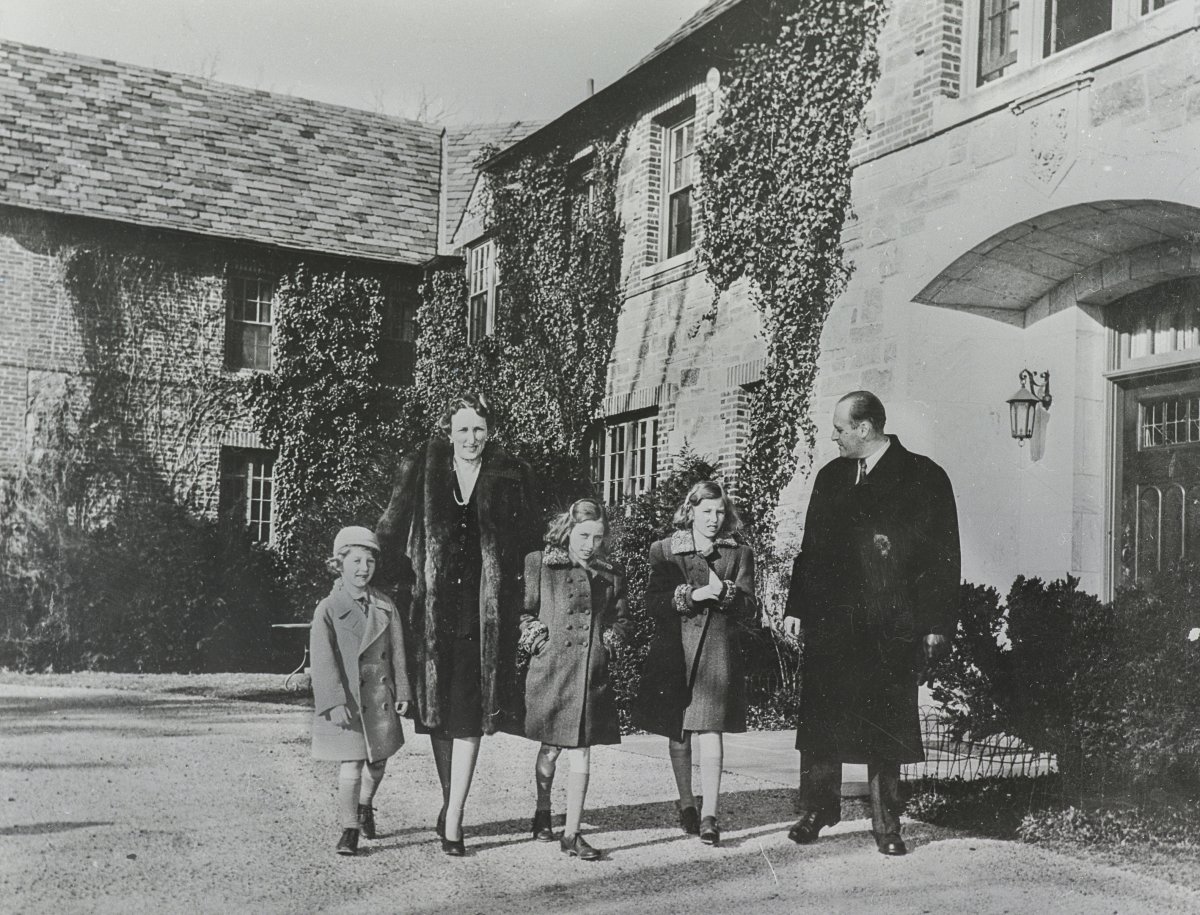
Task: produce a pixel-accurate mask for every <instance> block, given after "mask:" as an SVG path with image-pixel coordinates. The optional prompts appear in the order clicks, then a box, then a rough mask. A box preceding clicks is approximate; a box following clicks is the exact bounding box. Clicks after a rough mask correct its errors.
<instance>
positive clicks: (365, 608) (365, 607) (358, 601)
mask: <svg viewBox="0 0 1200 915" xmlns="http://www.w3.org/2000/svg"><path fill="white" fill-rule="evenodd" d="M354 602H355V603H356V604H358V606H359V607H361V608H362V612H363V615H364V616H366V615H367V614H368V613H369V612H370V611H369V609H368V606H369V605H368V603H367V596H366V595H365V594H364V595H363V596H362V597H356V598H354Z"/></svg>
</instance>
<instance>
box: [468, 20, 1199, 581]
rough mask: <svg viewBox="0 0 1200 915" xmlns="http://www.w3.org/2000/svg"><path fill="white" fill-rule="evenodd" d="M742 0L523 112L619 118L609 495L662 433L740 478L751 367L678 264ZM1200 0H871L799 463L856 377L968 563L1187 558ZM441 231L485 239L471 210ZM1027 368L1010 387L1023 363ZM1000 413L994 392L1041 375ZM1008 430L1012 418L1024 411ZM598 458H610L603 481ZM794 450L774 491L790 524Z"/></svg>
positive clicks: (1125, 569) (1002, 568)
mask: <svg viewBox="0 0 1200 915" xmlns="http://www.w3.org/2000/svg"><path fill="white" fill-rule="evenodd" d="M755 6H756V3H755V2H754V0H743V2H741V3H738V2H730V0H725V2H722V0H718V2H714V3H711V4H709V5H708V6H706V7H705V8H704V9H703V10H701V11H700V12H699V13H698V14H697V15H696V16H695V17H694V18H693V19H692V20H691V21H689V22H687V23H685V24H684V26H683V27H681V29H680V30H679V31H678V32H677V33H676V34H675V35H673V36H671V37H670V38H669V39H668V40H667V41H666V42H664V43H663V44H662V45H660V46H659V47H658V48H657V49H656V50H655V51H654V52H653V53H652V54H651V55H650V57H648V58H647V59H646V60H644V61H643V62H642V63H641V64H639V65H638V66H637V67H635V68H634V69H633V70H631V71H630V72H629V73H628V74H626V76H625V77H623V78H622V79H621V80H618V81H617V82H616V83H614V84H613V85H611V86H609V87H606V88H605V89H604V90H602V91H601V92H599V93H597V94H596V95H595V96H593V97H592V98H589V99H587V100H586V101H584V102H583V103H581V104H580V105H579V106H577V107H576V108H574V109H572V110H571V111H569V112H567V113H565V114H564V115H562V116H561V117H560V118H558V119H556V120H555V121H553V122H551V123H550V124H548V125H546V126H545V127H544V128H542V129H541V130H540V131H539V132H537V133H534V134H533V135H532V136H530V137H528V138H527V139H526V140H525V141H523V144H522V145H521V146H518V147H517V148H516V149H515V150H512V151H510V154H518V153H519V152H520V150H521V148H533V147H534V146H535V145H536V144H537V143H539V142H541V143H565V144H571V143H576V144H579V145H580V148H579V150H578V151H579V154H580V155H581V156H585V155H586V149H585V148H583V146H582V145H581V144H582V143H583V139H582V138H584V137H586V136H587V135H588V131H592V132H595V131H596V130H597V129H599V128H600V127H601V126H603V125H614V124H616V125H621V126H625V127H627V128H628V129H629V131H630V139H629V146H628V149H627V152H626V156H625V161H624V163H623V165H622V169H621V185H620V191H619V201H618V207H619V210H620V213H621V215H622V218H623V221H624V225H625V229H626V241H625V252H624V277H625V282H626V293H625V295H626V298H625V306H624V311H623V313H622V316H621V324H620V331H619V338H618V342H617V347H616V351H615V352H614V355H613V359H612V363H611V366H610V373H609V389H608V397H607V399H606V401H605V407H604V418H603V421H604V425H605V432H604V435H603V436H602V437H600V438H598V439H597V442H596V447H597V448H598V449H600V450H601V451H602V453H603V456H604V457H605V461H604V462H603V464H602V467H603V468H604V472H605V474H606V476H605V478H604V479H603V482H604V483H605V485H606V494H608V495H610V496H611V495H612V494H613V493H614V491H616V490H619V489H621V488H622V487H623V488H624V489H625V490H626V491H627V492H637V491H640V490H641V489H643V488H644V487H645V486H647V485H648V479H647V472H648V469H649V470H652V469H653V468H655V467H658V468H661V467H662V466H663V464H664V462H665V460H666V458H667V456H668V455H670V454H674V453H678V451H679V450H680V449H681V448H682V447H683V446H684V444H685V443H687V444H689V445H690V446H691V447H693V448H694V449H695V450H696V451H697V452H699V453H700V454H702V455H709V456H713V457H717V458H719V460H720V463H721V466H722V470H723V471H724V472H725V473H726V474H727V475H731V476H736V472H737V468H738V465H739V459H740V455H741V454H744V449H745V445H746V442H747V434H748V427H747V408H748V404H749V398H751V397H752V396H753V389H754V383H755V381H756V380H757V378H759V377H760V374H761V371H762V364H763V363H762V357H763V350H762V345H761V342H760V341H759V340H758V339H757V337H756V333H755V331H756V328H757V326H758V325H757V317H756V315H755V314H754V313H753V311H752V310H751V309H750V308H749V307H748V306H747V304H746V301H745V297H744V295H743V294H739V290H738V289H736V287H735V289H734V290H732V292H731V293H730V294H729V295H728V296H727V297H726V301H723V302H722V305H721V308H720V310H719V317H718V319H717V321H716V323H715V324H708V323H706V322H704V320H703V316H704V315H705V313H706V312H707V311H708V309H709V307H710V305H711V302H712V290H711V287H709V286H708V285H707V283H706V281H705V278H704V274H703V272H702V270H701V268H700V265H699V264H698V263H697V261H696V259H695V257H694V254H695V240H696V238H697V237H698V236H699V233H700V232H702V231H703V227H702V226H700V225H699V224H697V223H694V222H692V221H691V216H690V212H691V209H690V203H691V200H690V197H691V196H692V194H693V192H694V191H695V190H697V189H702V186H703V176H702V175H699V174H697V172H696V169H695V167H694V165H693V164H692V163H693V155H692V153H693V150H694V145H695V143H697V142H699V140H700V139H701V138H702V137H703V136H704V132H705V131H706V130H707V129H708V128H709V126H710V125H711V123H712V119H713V117H714V112H715V110H716V106H717V105H718V104H719V98H720V92H721V76H722V74H721V68H722V67H723V66H726V65H727V64H726V61H727V59H728V52H729V48H730V47H731V45H732V44H733V43H734V42H736V40H737V37H738V35H739V29H740V28H741V23H744V22H745V20H746V17H750V16H753V15H754V8H755ZM1198 26H1200V4H1198V3H1196V2H1195V0H1174V2H1164V0H1034V2H1024V3H1020V4H1018V3H1016V2H1015V0H970V2H967V3H966V4H964V3H962V2H960V0H895V2H894V3H893V4H892V8H891V11H890V14H889V17H888V20H887V24H886V26H885V29H884V31H883V33H882V35H881V38H880V46H879V50H880V56H881V67H882V75H881V79H880V81H879V84H878V86H877V87H876V90H875V92H874V96H873V98H872V101H871V102H870V104H869V106H868V108H867V111H866V113H865V124H864V127H863V130H862V131H861V134H860V136H859V137H858V139H857V142H856V145H855V149H854V153H853V165H854V179H853V205H854V209H855V212H856V218H855V219H854V220H853V221H852V222H851V224H849V225H848V226H847V227H846V230H845V233H844V241H845V244H846V248H847V253H848V257H849V258H850V260H851V261H852V262H853V264H854V268H855V270H854V275H853V278H852V280H851V283H850V285H849V288H848V289H847V290H846V292H845V294H844V295H843V296H842V297H841V298H840V300H839V301H838V302H837V303H836V304H835V306H834V308H833V310H832V312H831V314H830V316H829V319H828V322H827V324H826V327H825V330H824V333H823V336H822V340H821V357H820V362H819V376H818V381H817V387H816V391H815V397H814V418H815V419H816V421H817V422H818V424H819V425H820V427H821V430H822V431H821V435H820V439H819V446H818V449H817V453H816V454H815V455H814V464H815V466H819V465H820V464H821V463H823V462H824V461H826V460H828V459H829V458H831V457H833V456H835V455H836V449H835V447H834V446H833V445H832V443H831V442H830V441H829V440H828V431H829V417H830V416H831V415H832V412H833V406H834V403H835V401H836V400H837V398H838V397H839V396H840V395H841V394H842V393H844V392H846V391H850V390H854V389H857V388H868V389H871V390H873V391H875V392H876V393H878V394H879V395H880V396H881V397H882V399H883V400H884V402H885V404H886V405H887V406H888V409H889V423H888V428H889V431H892V432H895V433H897V434H898V435H900V436H901V439H902V440H903V441H904V443H905V444H906V446H907V447H909V448H910V449H912V450H915V451H918V452H922V453H926V454H929V455H930V456H932V457H933V458H934V459H936V460H937V461H938V462H939V463H941V464H942V465H943V466H945V467H946V469H947V471H948V472H949V474H950V476H951V478H952V480H953V481H954V482H955V484H956V489H957V496H958V504H959V512H960V517H961V523H962V536H963V548H964V564H963V573H964V576H965V577H966V578H967V579H968V580H971V581H976V582H980V583H986V584H992V585H996V586H997V587H1000V588H1002V589H1003V588H1006V587H1007V586H1008V585H1009V584H1011V582H1012V580H1013V578H1014V577H1015V576H1016V575H1018V574H1026V575H1040V576H1043V577H1051V578H1057V577H1061V576H1063V575H1066V574H1071V575H1074V576H1077V577H1078V578H1079V579H1080V580H1081V583H1082V586H1083V587H1084V588H1085V589H1087V590H1090V591H1092V592H1095V593H1099V594H1108V593H1110V592H1111V589H1112V587H1113V586H1114V585H1115V584H1118V583H1120V582H1121V581H1126V580H1129V579H1130V578H1133V577H1136V576H1139V575H1144V574H1146V573H1147V572H1148V571H1150V570H1155V569H1158V568H1160V567H1162V566H1163V565H1165V564H1166V563H1168V562H1169V561H1171V560H1172V559H1175V558H1179V557H1180V556H1185V555H1186V556H1190V557H1193V558H1197V557H1200V547H1198V546H1197V543H1198V538H1197V535H1200V495H1198V492H1200V311H1198V308H1197V304H1198V303H1197V298H1196V292H1197V290H1200V279H1198V278H1196V275H1197V273H1200V248H1198V247H1197V238H1198V237H1200V236H1197V227H1198V226H1197V220H1198V219H1200V210H1197V209H1196V204H1197V194H1200V179H1198V178H1197V173H1198V172H1197V169H1198V168H1200V156H1198V155H1197V153H1196V150H1197V148H1200V147H1198V145H1197V142H1196V141H1197V139H1200V135H1198V127H1197V123H1198V118H1200V76H1198V75H1197V74H1200V34H1198V32H1197V28H1198ZM473 228H474V232H475V235H474V237H471V236H470V233H467V234H466V236H464V234H463V232H462V231H461V229H460V235H459V238H458V239H457V240H458V241H461V242H463V243H465V244H466V247H467V250H468V252H471V251H474V250H476V249H477V248H478V247H479V246H481V245H482V246H486V244H487V240H486V234H485V228H486V227H483V226H479V225H475V226H474V227H473ZM1023 369H1029V370H1030V372H1031V373H1032V375H1033V380H1034V381H1035V382H1037V384H1035V385H1030V384H1029V383H1028V382H1027V381H1023V380H1022V379H1021V378H1020V373H1021V372H1022V370H1023ZM1043 373H1048V380H1049V383H1050V394H1051V395H1052V397H1051V398H1049V399H1047V400H1046V401H1045V405H1042V404H1038V405H1037V406H1036V408H1035V413H1034V425H1033V428H1032V430H1031V431H1032V436H1031V438H1030V439H1029V440H1028V441H1025V440H1023V439H1022V440H1015V439H1014V435H1013V429H1012V427H1011V422H1010V406H1009V404H1008V402H1007V401H1008V400H1009V398H1010V397H1011V396H1012V395H1013V393H1014V390H1015V389H1017V388H1018V386H1025V387H1026V389H1028V388H1030V387H1032V388H1034V393H1035V394H1036V395H1038V396H1039V397H1041V396H1043V395H1044V394H1045V393H1046V392H1045V390H1044V389H1043V388H1042V387H1041V382H1042V381H1043V377H1044V376H1043ZM1020 431H1021V432H1024V430H1020ZM613 477H617V478H619V479H615V480H614V479H613ZM809 479H810V478H809V476H808V475H807V474H806V473H803V472H801V473H798V474H797V476H796V478H795V480H794V481H793V483H792V485H791V486H790V487H789V488H788V489H787V490H786V491H785V493H784V497H783V500H782V504H781V512H780V515H781V527H780V532H779V533H780V541H781V544H782V545H783V548H784V549H785V551H786V550H787V549H789V548H790V547H792V546H793V545H794V544H796V543H798V541H799V536H800V532H801V525H802V519H803V511H804V508H805V506H806V501H807V494H808V485H809Z"/></svg>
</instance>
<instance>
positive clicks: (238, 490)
mask: <svg viewBox="0 0 1200 915" xmlns="http://www.w3.org/2000/svg"><path fill="white" fill-rule="evenodd" d="M274 509H275V455H274V454H272V453H271V452H270V451H262V450H259V449H257V448H222V449H221V489H220V512H221V516H222V517H223V518H227V519H229V520H230V521H233V522H240V523H242V524H245V525H246V526H247V527H248V528H249V529H250V537H251V539H253V540H254V542H255V543H270V542H271V540H272V537H273V535H274V522H275V510H274Z"/></svg>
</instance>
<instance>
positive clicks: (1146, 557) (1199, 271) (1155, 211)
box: [910, 200, 1200, 595]
mask: <svg viewBox="0 0 1200 915" xmlns="http://www.w3.org/2000/svg"><path fill="white" fill-rule="evenodd" d="M910 295H911V296H912V300H913V302H914V303H922V304H925V305H931V306H935V307H939V308H944V309H951V310H954V311H957V312H963V313H966V314H969V315H974V316H976V317H977V318H983V319H985V321H986V323H988V324H992V322H996V323H995V324H992V326H998V325H999V324H1003V325H1005V326H1006V327H1007V328H1008V330H1006V331H1005V332H1003V333H1001V332H999V331H996V332H991V333H989V332H988V331H986V330H982V331H981V330H978V329H977V330H975V331H974V334H975V338H976V340H981V341H984V345H986V346H987V353H986V356H985V355H982V354H981V358H979V359H978V360H976V362H977V363H978V364H973V365H972V366H971V367H970V369H969V370H970V371H971V372H980V371H983V370H984V369H983V366H984V365H985V364H986V365H988V366H990V367H991V371H990V376H989V377H988V379H987V389H988V390H989V391H994V394H993V395H992V396H994V397H996V398H997V399H998V400H1002V398H1003V397H1005V396H1006V395H1007V394H1008V393H1009V392H1010V391H1011V389H1012V387H1013V386H1014V384H1015V380H1016V375H1017V372H1018V371H1019V369H1020V368H1022V367H1029V368H1031V369H1035V370H1038V371H1041V370H1044V369H1049V370H1050V371H1051V373H1052V375H1053V378H1054V383H1055V384H1054V393H1055V400H1054V406H1053V408H1052V410H1051V411H1050V413H1049V414H1047V416H1046V417H1045V419H1046V420H1047V422H1048V423H1049V424H1050V429H1051V431H1050V433H1049V438H1048V444H1047V451H1046V452H1045V453H1044V456H1043V454H1042V453H1039V452H1038V451H1037V450H1036V449H1034V448H1032V447H1030V448H1029V449H1028V450H1027V451H1026V452H1024V453H1023V454H1022V455H1021V456H1020V457H1018V458H1016V459H1015V460H1014V461H1013V463H1012V464H1011V465H1003V464H1002V465H1001V466H1000V467H999V469H995V467H996V462H993V464H992V468H990V469H991V479H990V480H989V481H988V487H990V488H988V489H985V488H984V487H983V486H982V485H980V486H976V487H975V488H976V489H977V490H978V491H979V493H980V495H979V497H978V498H979V503H980V504H979V506H978V507H972V506H971V505H970V504H967V505H966V508H965V510H964V513H965V514H967V515H970V514H971V513H972V512H974V514H975V515H977V516H979V517H980V518H981V519H982V520H980V521H978V522H977V526H978V527H979V528H980V531H981V532H982V534H983V535H986V534H989V533H990V534H992V536H993V537H994V538H1004V537H1006V536H1008V535H1010V534H1011V533H1015V535H1016V538H1017V539H1016V541H1015V543H1016V545H1015V546H1013V547H1009V546H1008V545H1007V544H1008V543H1009V542H1011V541H1005V540H1003V539H1000V540H996V541H995V542H996V544H997V549H1003V550H1005V551H1006V556H1008V557H1010V558H1009V559H1008V560H1007V562H1008V563H1010V564H1009V565H1007V566H1006V571H1005V572H1002V573H996V572H993V574H994V575H996V577H998V578H1000V580H1003V578H1004V577H1005V576H1006V575H1016V574H1030V573H1034V574H1042V575H1055V576H1057V575H1062V574H1064V573H1066V572H1068V571H1069V572H1070V573H1071V574H1074V575H1077V576H1078V577H1080V578H1081V579H1082V580H1083V581H1084V583H1085V584H1084V586H1085V587H1087V588H1088V589H1090V590H1095V591H1096V592H1097V593H1101V594H1104V595H1108V594H1111V590H1112V588H1113V587H1115V586H1117V585H1120V584H1122V583H1125V582H1128V581H1130V580H1136V579H1137V578H1139V577H1144V576H1145V575H1147V574H1150V573H1151V572H1153V571H1157V570H1158V569H1161V568H1164V567H1165V566H1167V565H1168V564H1170V562H1172V561H1174V560H1177V559H1179V558H1196V559H1200V501H1198V499H1200V323H1198V322H1197V317H1198V312H1200V309H1198V307H1197V306H1198V305H1200V209H1198V208H1196V207H1192V206H1188V205H1186V204H1182V203H1177V202H1171V201H1161V200H1100V201H1093V202H1090V203H1086V204H1078V205H1074V206H1070V207H1066V208H1063V209H1060V210H1055V211H1049V212H1045V213H1041V214H1037V215H1035V216H1031V217H1029V218H1027V219H1025V220H1023V221H1021V222H1019V223H1015V224H1013V225H1011V226H1008V227H1007V228H1005V229H1003V230H1002V231H999V232H996V233H995V234H993V235H992V236H991V237H990V238H988V239H986V240H984V241H981V242H979V243H978V244H976V245H975V246H974V247H972V248H971V249H970V250H968V251H965V252H963V253H962V254H960V255H958V257H957V258H955V259H954V260H953V261H952V262H951V263H949V264H947V265H945V266H943V267H942V268H941V269H940V270H939V272H938V274H937V275H936V276H934V277H932V279H928V280H926V281H925V282H924V283H923V286H922V287H921V288H920V289H919V291H917V292H916V293H915V294H913V293H910ZM956 326H962V322H961V321H959V322H957V324H956ZM976 327H978V325H976ZM998 372H1002V373H1003V374H1002V375H1001V376H1000V377H999V378H998V377H997V375H998ZM962 380H963V381H964V382H966V383H968V384H970V383H972V382H973V380H972V379H971V378H964V379H962ZM974 384H975V386H976V389H978V387H979V386H978V382H974ZM997 431H999V430H997ZM1004 434H1007V433H1004ZM1009 444H1011V443H1009ZM1004 447H1005V446H1004V445H1002V444H1001V443H1000V442H999V441H997V442H996V443H995V448H996V450H997V451H1002V450H1003V448H1004ZM1010 453H1011V452H1010ZM972 466H973V465H972ZM971 482H972V485H975V480H974V479H972V481H971ZM998 493H1002V494H1003V496H1002V498H997V494H998ZM989 499H990V501H989ZM997 505H998V506H999V509H1000V511H1001V512H1009V513H1010V516H1006V517H1012V518H1015V521H1005V523H1003V524H1000V523H997V524H996V525H994V526H993V527H992V528H991V529H988V528H987V527H986V525H987V518H986V513H987V510H988V509H989V508H991V507H992V506H997ZM993 511H994V509H993ZM977 539H979V540H980V542H981V543H983V544H987V543H988V540H987V538H986V536H982V535H981V536H979V537H978V538H977Z"/></svg>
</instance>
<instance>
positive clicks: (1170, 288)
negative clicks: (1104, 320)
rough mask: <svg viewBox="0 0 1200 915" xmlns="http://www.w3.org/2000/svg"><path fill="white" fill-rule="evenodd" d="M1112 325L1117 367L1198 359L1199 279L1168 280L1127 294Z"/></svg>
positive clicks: (1199, 346) (1199, 356) (1199, 353)
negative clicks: (1115, 337) (1116, 335)
mask: <svg viewBox="0 0 1200 915" xmlns="http://www.w3.org/2000/svg"><path fill="white" fill-rule="evenodd" d="M1113 326H1114V328H1115V329H1116V330H1117V333H1118V337H1117V342H1118V346H1117V366H1116V367H1117V368H1120V369H1127V368H1137V367H1145V366H1149V365H1151V364H1152V363H1174V362H1179V361H1180V360H1185V361H1186V360H1194V359H1200V280H1196V279H1193V278H1188V279H1182V280H1172V281H1169V282H1167V283H1162V284H1160V285H1157V286H1152V287H1151V288H1149V289H1145V290H1141V291H1140V292H1136V293H1134V294H1132V295H1130V296H1127V297H1126V298H1125V300H1124V302H1123V304H1122V306H1121V307H1120V308H1119V309H1117V311H1116V316H1115V319H1114V321H1113Z"/></svg>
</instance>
